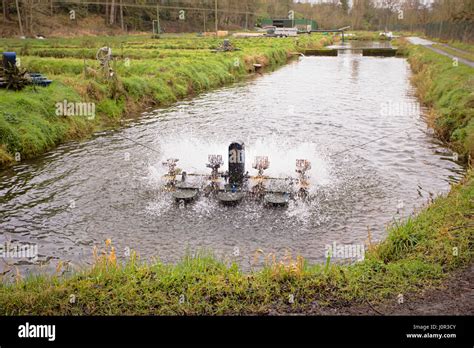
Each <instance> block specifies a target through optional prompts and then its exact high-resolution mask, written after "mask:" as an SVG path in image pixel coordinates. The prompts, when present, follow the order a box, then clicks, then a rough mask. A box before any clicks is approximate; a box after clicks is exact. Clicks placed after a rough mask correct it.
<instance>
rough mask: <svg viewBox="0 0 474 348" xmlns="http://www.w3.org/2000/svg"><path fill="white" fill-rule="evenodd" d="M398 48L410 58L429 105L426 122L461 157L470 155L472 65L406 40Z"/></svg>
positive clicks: (473, 136)
mask: <svg viewBox="0 0 474 348" xmlns="http://www.w3.org/2000/svg"><path fill="white" fill-rule="evenodd" d="M401 51H402V52H404V53H405V54H406V55H407V57H408V61H409V62H410V65H411V68H412V70H413V73H414V76H413V78H412V82H413V84H414V85H415V87H416V89H417V93H418V96H419V98H420V100H421V101H422V102H423V103H424V104H425V105H426V106H428V107H429V108H430V115H429V118H428V122H429V124H430V126H432V127H433V128H434V130H435V131H436V134H437V135H438V137H439V138H440V139H442V140H443V141H445V142H446V144H447V145H448V146H450V147H451V148H452V149H453V150H455V151H456V152H458V153H459V154H460V155H461V157H462V159H464V160H465V161H467V160H468V158H469V156H470V158H474V79H473V76H474V69H473V68H471V67H468V66H466V65H464V64H461V63H459V64H457V65H456V64H453V60H452V59H450V58H449V57H445V56H442V55H440V54H438V53H435V52H433V51H431V50H429V49H427V48H425V47H422V46H415V45H408V44H407V43H406V42H402V43H401Z"/></svg>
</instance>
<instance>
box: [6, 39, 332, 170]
mask: <svg viewBox="0 0 474 348" xmlns="http://www.w3.org/2000/svg"><path fill="white" fill-rule="evenodd" d="M333 40H334V39H333V37H332V36H327V35H303V36H302V37H298V40H295V39H294V38H283V39H282V38H252V39H242V38H232V39H231V42H232V44H233V46H234V47H236V48H238V49H239V50H236V51H232V52H213V51H212V50H213V49H216V48H218V47H219V45H220V44H221V43H222V41H223V39H222V38H208V37H196V36H192V35H180V36H178V37H177V36H171V37H165V38H161V39H151V38H149V37H147V36H117V37H96V38H95V37H81V38H71V39H48V40H34V39H27V40H19V39H0V50H1V51H14V52H17V56H18V58H19V61H20V67H21V68H25V69H27V70H28V71H30V72H39V73H41V74H44V75H46V76H48V78H50V79H52V80H53V83H52V84H51V85H50V86H49V87H46V88H43V87H33V86H28V87H26V88H25V89H23V90H22V91H19V92H15V91H9V90H5V89H0V99H1V100H2V102H1V104H0V140H1V143H0V168H2V167H5V166H8V165H12V164H14V163H16V158H15V155H16V154H19V158H20V159H28V158H34V157H35V156H38V155H40V154H42V153H44V152H46V151H48V150H51V149H52V148H54V147H55V146H57V145H59V144H61V143H63V142H65V141H68V140H72V139H83V138H87V137H89V136H91V135H92V134H93V133H94V132H96V131H98V130H102V129H104V128H111V127H116V126H119V125H120V121H121V119H122V117H123V116H124V115H130V114H137V113H139V112H140V111H142V110H144V109H145V108H146V107H162V106H167V105H170V104H172V103H174V102H176V101H177V100H180V99H183V98H186V97H190V96H194V95H196V94H198V93H201V92H204V91H207V90H210V89H213V88H217V87H221V86H224V85H228V84H230V83H233V82H236V81H238V80H241V79H243V78H245V77H247V76H250V75H251V74H253V73H255V70H256V68H255V66H254V64H259V65H260V66H261V67H260V68H259V69H260V70H263V71H265V70H266V69H267V70H268V69H274V68H276V67H278V66H281V65H283V64H285V63H286V62H287V61H289V60H290V59H292V57H294V56H295V54H296V53H297V52H300V51H302V50H304V49H310V48H322V47H324V46H326V45H329V44H331V43H332V42H333ZM104 46H108V47H111V48H112V54H113V56H114V58H115V59H114V60H113V61H112V62H111V67H112V68H113V70H114V78H107V77H106V74H105V73H104V71H103V70H101V69H100V64H99V62H98V61H97V60H96V52H97V50H98V49H99V48H101V47H104ZM57 103H60V104H63V103H64V104H68V103H73V104H74V105H78V104H91V103H92V105H94V115H93V116H91V115H85V116H86V117H85V116H84V115H73V116H71V115H59V116H58V115H57V112H56V105H57ZM17 158H18V157H17Z"/></svg>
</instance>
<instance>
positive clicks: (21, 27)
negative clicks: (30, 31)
mask: <svg viewBox="0 0 474 348" xmlns="http://www.w3.org/2000/svg"><path fill="white" fill-rule="evenodd" d="M15 4H16V13H17V15H18V24H19V26H20V34H21V36H23V35H24V33H23V25H22V24H21V12H20V4H19V3H18V0H15Z"/></svg>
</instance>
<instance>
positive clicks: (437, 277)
mask: <svg viewBox="0 0 474 348" xmlns="http://www.w3.org/2000/svg"><path fill="white" fill-rule="evenodd" d="M472 197H474V173H473V172H472V171H470V172H469V173H468V174H467V176H466V178H465V179H464V181H463V182H462V183H460V184H456V185H454V186H453V188H452V190H451V192H450V193H449V194H448V195H447V196H441V197H438V198H436V199H435V201H434V202H433V203H432V204H431V205H429V206H427V207H426V208H425V209H423V210H422V211H421V212H420V213H419V214H418V215H417V216H416V217H410V218H409V219H408V220H407V221H406V222H403V223H400V224H394V225H393V226H392V227H390V228H389V230H388V236H387V238H386V239H385V240H384V241H383V242H381V243H380V244H372V243H371V242H370V236H369V238H368V239H369V241H368V250H367V252H366V254H365V259H364V260H363V261H361V262H357V263H355V264H352V265H348V266H347V265H346V266H344V265H337V264H333V263H332V262H331V260H330V257H328V260H327V262H326V264H316V265H309V264H307V263H306V262H305V261H304V260H303V259H302V258H301V257H298V256H297V257H296V258H293V257H291V256H288V257H286V258H285V259H282V260H276V259H274V258H272V257H271V256H270V255H267V256H266V263H265V264H266V265H265V267H264V268H263V269H262V270H259V271H252V272H250V273H244V272H242V271H241V270H239V267H238V265H237V264H235V263H230V264H228V263H227V264H226V263H225V262H222V261H219V260H217V259H216V258H215V257H213V256H212V255H209V254H204V253H202V254H197V255H194V256H188V257H185V258H184V259H183V260H182V261H181V262H179V263H177V264H175V265H168V264H163V263H161V262H153V263H145V262H140V260H139V259H138V258H137V257H136V254H135V253H134V252H132V253H131V256H130V258H129V260H127V261H126V262H124V263H121V262H119V261H118V260H117V257H116V253H115V249H114V248H113V247H112V245H111V241H110V240H107V241H106V245H105V247H104V248H103V250H101V251H97V250H94V264H93V266H92V267H91V268H88V269H83V270H80V271H78V272H73V274H69V275H67V276H63V275H61V273H62V271H63V269H62V267H61V264H59V265H58V267H57V274H56V275H30V276H28V277H27V278H26V279H21V278H20V277H18V279H17V281H16V282H15V283H12V284H7V283H6V282H2V283H0V315H226V314H275V313H311V312H317V311H318V310H321V309H323V310H324V309H325V308H332V309H338V308H341V309H342V308H347V307H350V306H357V305H363V304H366V303H368V304H369V305H370V306H373V305H378V304H383V303H384V301H385V302H386V301H391V302H397V301H398V299H399V298H400V295H402V296H407V298H409V297H410V295H411V294H412V293H420V292H426V291H427V290H429V289H430V288H436V287H438V286H439V285H440V284H442V281H443V279H445V278H446V276H447V274H448V272H451V271H454V270H458V269H460V268H462V267H465V266H467V265H468V264H469V263H470V262H471V260H472V242H473V240H472V237H473V236H472V231H473V226H474V221H473V215H472V211H473V202H472ZM260 256H262V255H260ZM256 257H257V255H256ZM262 257H263V256H262Z"/></svg>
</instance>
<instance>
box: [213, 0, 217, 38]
mask: <svg viewBox="0 0 474 348" xmlns="http://www.w3.org/2000/svg"><path fill="white" fill-rule="evenodd" d="M214 13H215V22H216V36H217V0H215V1H214Z"/></svg>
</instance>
